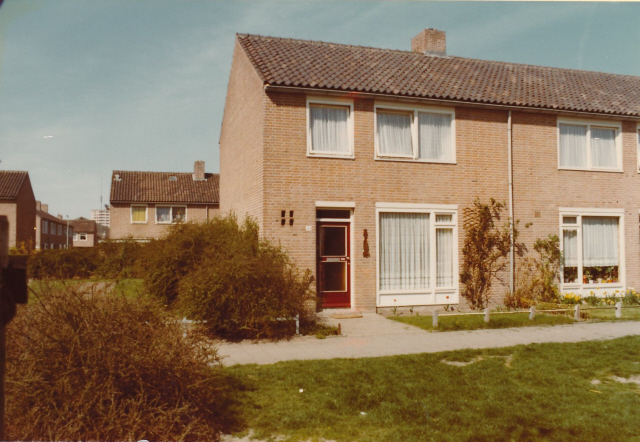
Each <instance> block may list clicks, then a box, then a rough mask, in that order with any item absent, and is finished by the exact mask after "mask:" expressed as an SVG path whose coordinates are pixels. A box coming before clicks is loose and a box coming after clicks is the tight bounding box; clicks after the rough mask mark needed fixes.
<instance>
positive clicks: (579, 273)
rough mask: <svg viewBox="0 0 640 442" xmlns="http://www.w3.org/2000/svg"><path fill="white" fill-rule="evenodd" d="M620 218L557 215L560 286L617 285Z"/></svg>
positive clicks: (618, 278) (618, 279) (619, 280)
mask: <svg viewBox="0 0 640 442" xmlns="http://www.w3.org/2000/svg"><path fill="white" fill-rule="evenodd" d="M621 219H622V218H621V216H620V215H612V216H610V215H608V214H607V215H605V214H603V215H595V214H594V215H586V214H585V215H583V214H577V213H575V214H574V213H563V214H561V223H562V252H563V258H564V265H563V271H562V282H563V287H567V286H580V287H582V286H585V285H597V286H603V285H606V284H620V283H621V279H622V271H621V269H622V262H621V261H622V258H621V256H622V253H621V239H620V238H621V236H620V232H621Z"/></svg>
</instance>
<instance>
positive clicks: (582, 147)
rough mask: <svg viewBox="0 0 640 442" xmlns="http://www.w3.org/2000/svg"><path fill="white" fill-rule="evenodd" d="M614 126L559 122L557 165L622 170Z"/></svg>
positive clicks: (569, 167) (616, 129) (571, 167)
mask: <svg viewBox="0 0 640 442" xmlns="http://www.w3.org/2000/svg"><path fill="white" fill-rule="evenodd" d="M619 133H620V128H619V127H617V126H615V127H614V126H612V127H606V126H601V125H592V124H578V123H568V122H565V123H559V124H558V149H559V152H558V157H559V158H558V163H559V167H560V168H567V169H586V170H621V168H622V167H621V162H620V160H621V159H620V146H619V144H620V143H619V141H618V134H619Z"/></svg>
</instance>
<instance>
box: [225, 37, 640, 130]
mask: <svg viewBox="0 0 640 442" xmlns="http://www.w3.org/2000/svg"><path fill="white" fill-rule="evenodd" d="M237 38H238V41H239V43H240V45H241V46H242V48H243V49H244V51H245V52H246V54H247V56H248V57H249V60H250V61H251V63H253V66H254V67H255V69H256V71H257V72H258V74H259V75H260V77H261V78H262V80H263V82H264V84H266V85H270V86H295V87H303V88H313V89H321V90H332V91H344V92H368V93H376V94H387V95H393V96H403V97H419V98H432V99H441V100H455V101H462V102H468V103H483V104H495V105H508V106H519V107H520V106H521V107H531V108H541V109H553V110H563V111H571V112H593V113H602V114H614V115H620V116H633V117H637V116H640V77H636V76H630V75H616V74H607V73H601V72H590V71H580V70H572V69H560V68H551V67H542V66H532V65H523V64H516V63H505V62H497V61H485V60H475V59H470V58H461V57H450V56H444V57H443V56H433V55H425V54H423V53H419V52H411V51H399V50H389V49H376V48H369V47H362V46H350V45H344V44H334V43H324V42H317V41H305V40H293V39H284V38H273V37H262V36H257V35H246V34H238V36H237Z"/></svg>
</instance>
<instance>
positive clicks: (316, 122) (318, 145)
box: [309, 106, 349, 154]
mask: <svg viewBox="0 0 640 442" xmlns="http://www.w3.org/2000/svg"><path fill="white" fill-rule="evenodd" d="M309 111H310V119H311V121H310V126H311V149H312V151H314V152H329V153H341V154H348V153H349V131H348V127H347V119H348V118H349V109H347V108H340V107H325V106H311V107H310V108H309Z"/></svg>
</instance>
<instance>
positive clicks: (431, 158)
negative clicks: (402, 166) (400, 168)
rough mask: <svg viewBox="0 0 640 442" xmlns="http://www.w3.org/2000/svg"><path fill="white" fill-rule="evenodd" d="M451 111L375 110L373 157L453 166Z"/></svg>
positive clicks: (453, 147)
mask: <svg viewBox="0 0 640 442" xmlns="http://www.w3.org/2000/svg"><path fill="white" fill-rule="evenodd" d="M453 121H454V112H453V111H441V110H439V111H435V110H434V111H428V110H424V109H406V108H393V107H389V108H387V107H376V156H377V157H378V158H383V159H389V158H395V159H400V160H416V161H424V162H442V163H453V162H455V159H456V158H455V146H454V141H453V140H454V136H453Z"/></svg>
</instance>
